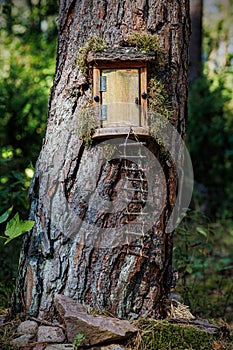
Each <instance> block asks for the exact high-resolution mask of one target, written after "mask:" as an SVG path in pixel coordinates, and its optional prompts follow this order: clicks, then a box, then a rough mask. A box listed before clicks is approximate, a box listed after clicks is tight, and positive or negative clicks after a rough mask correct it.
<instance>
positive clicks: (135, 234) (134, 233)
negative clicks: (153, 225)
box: [126, 231, 143, 237]
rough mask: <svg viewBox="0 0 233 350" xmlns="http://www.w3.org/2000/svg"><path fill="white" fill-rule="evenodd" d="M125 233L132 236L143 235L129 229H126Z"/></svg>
mask: <svg viewBox="0 0 233 350" xmlns="http://www.w3.org/2000/svg"><path fill="white" fill-rule="evenodd" d="M126 233H127V234H128V235H134V236H140V237H143V233H137V232H131V231H127V232H126Z"/></svg>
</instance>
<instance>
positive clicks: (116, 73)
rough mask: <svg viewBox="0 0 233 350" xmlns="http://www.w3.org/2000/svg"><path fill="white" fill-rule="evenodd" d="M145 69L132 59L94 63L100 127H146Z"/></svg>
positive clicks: (119, 128) (94, 91)
mask: <svg viewBox="0 0 233 350" xmlns="http://www.w3.org/2000/svg"><path fill="white" fill-rule="evenodd" d="M146 74H147V69H146V66H145V65H142V64H136V63H135V62H132V63H131V62H130V63H128V64H126V63H121V64H119V63H118V64H117V63H112V64H111V63H109V64H108V65H106V64H105V65H101V64H98V66H97V65H96V66H94V69H93V97H94V104H95V105H99V107H100V128H112V129H114V130H115V131H116V130H118V133H121V132H122V131H123V129H122V128H124V129H125V128H128V129H129V127H136V128H138V127H140V128H142V127H144V128H145V127H147V122H146V107H147V100H146V98H147V92H146V91H147V78H146Z"/></svg>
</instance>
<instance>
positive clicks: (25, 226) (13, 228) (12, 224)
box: [4, 213, 34, 244]
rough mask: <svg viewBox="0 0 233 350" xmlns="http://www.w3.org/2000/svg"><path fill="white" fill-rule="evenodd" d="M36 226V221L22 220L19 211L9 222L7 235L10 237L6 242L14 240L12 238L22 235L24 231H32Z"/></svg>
mask: <svg viewBox="0 0 233 350" xmlns="http://www.w3.org/2000/svg"><path fill="white" fill-rule="evenodd" d="M33 226H34V221H31V220H20V218H19V213H16V214H15V216H14V217H13V218H12V219H11V220H10V221H9V222H8V223H7V226H6V230H5V232H4V233H5V235H6V236H7V237H8V238H7V240H6V242H5V244H7V243H9V242H10V241H12V239H14V238H16V237H19V236H21V235H22V234H23V233H25V232H27V231H30V230H31V229H32V228H33Z"/></svg>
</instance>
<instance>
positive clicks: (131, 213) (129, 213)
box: [126, 211, 148, 215]
mask: <svg viewBox="0 0 233 350" xmlns="http://www.w3.org/2000/svg"><path fill="white" fill-rule="evenodd" d="M126 214H127V215H148V213H133V212H129V211H127V212H126Z"/></svg>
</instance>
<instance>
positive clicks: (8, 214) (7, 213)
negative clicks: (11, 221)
mask: <svg viewBox="0 0 233 350" xmlns="http://www.w3.org/2000/svg"><path fill="white" fill-rule="evenodd" d="M12 209H13V207H11V208H9V209H7V211H5V213H3V214H2V215H1V216H0V224H2V223H3V222H5V221H6V220H7V219H8V218H9V216H10V214H11V212H12Z"/></svg>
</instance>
